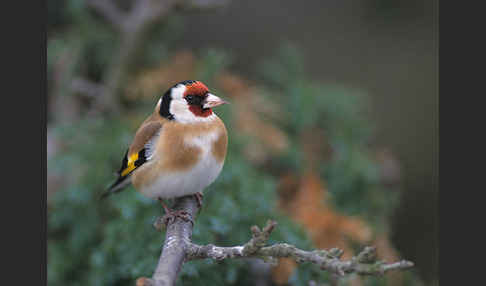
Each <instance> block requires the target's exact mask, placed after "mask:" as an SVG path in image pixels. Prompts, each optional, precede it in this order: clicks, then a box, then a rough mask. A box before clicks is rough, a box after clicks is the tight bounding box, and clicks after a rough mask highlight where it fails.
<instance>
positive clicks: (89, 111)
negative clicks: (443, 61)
mask: <svg viewBox="0 0 486 286" xmlns="http://www.w3.org/2000/svg"><path fill="white" fill-rule="evenodd" d="M437 6H438V1H418V0H409V1H402V0H354V1H349V0H343V1H318V0H308V1H277V0H268V1H256V0H246V1H229V0H224V1H221V0H194V1H190V0H187V1H181V0H179V1H176V0H167V1H152V0H139V1H133V0H120V1H117V0H88V1H82V0H70V1H61V0H48V17H47V41H48V42H47V59H48V65H47V79H48V83H47V85H48V118H47V119H48V121H47V140H48V142H47V155H48V188H47V190H48V202H47V203H48V210H47V211H48V237H47V242H48V284H49V285H134V283H135V279H136V278H138V277H140V276H151V275H152V273H153V271H154V269H155V266H156V263H157V260H158V257H159V255H160V250H161V245H162V243H163V239H164V236H163V234H161V233H158V232H156V231H155V230H154V229H153V227H152V223H153V222H154V220H155V218H156V217H158V216H160V215H162V214H163V211H162V208H161V207H160V205H159V204H158V203H157V202H154V201H151V200H149V199H146V198H144V197H142V196H141V195H140V194H138V193H137V192H135V191H134V190H133V188H132V187H130V188H129V189H127V190H126V191H124V192H122V193H120V194H118V195H115V196H112V197H111V198H109V199H108V200H105V201H99V200H98V196H99V194H100V193H101V192H102V191H103V190H104V188H105V187H107V186H108V185H109V184H110V183H111V182H112V181H113V180H114V178H115V177H114V175H113V173H114V172H115V171H116V170H118V168H119V166H120V164H121V159H122V156H123V154H124V152H125V150H126V148H127V147H128V145H129V144H130V142H131V139H132V134H134V132H135V130H136V129H137V127H138V126H139V124H140V123H141V122H142V121H143V120H144V119H145V117H146V116H148V115H149V114H150V113H151V112H152V110H153V108H154V106H155V103H156V102H157V100H158V99H159V98H160V96H161V95H162V94H163V93H164V92H165V91H166V90H167V88H169V87H170V86H172V85H173V84H175V83H177V82H179V81H182V80H187V79H194V80H201V81H203V82H204V83H206V85H207V86H208V87H209V88H210V89H211V90H212V91H213V92H214V93H215V94H217V95H219V96H221V97H223V98H224V99H227V100H228V101H230V102H231V103H232V104H231V105H227V106H226V105H225V106H223V107H221V108H220V109H218V110H216V113H217V114H218V115H219V116H220V117H221V118H222V119H223V121H224V122H225V124H226V126H227V129H228V132H229V150H228V155H227V158H226V163H225V166H224V168H223V171H222V173H221V175H220V177H219V178H218V179H217V180H216V182H215V183H214V184H213V185H211V186H210V187H208V189H207V190H206V192H205V194H206V195H205V197H204V200H205V202H204V208H203V210H202V212H201V213H200V215H199V217H198V219H197V223H196V226H195V229H194V236H193V239H194V241H195V242H197V243H200V244H207V243H214V244H219V245H235V244H241V243H243V242H246V241H247V240H248V239H249V237H250V227H251V226H252V225H254V224H257V225H263V224H264V223H265V221H266V220H267V219H275V220H277V221H278V222H279V226H278V227H277V230H276V231H274V233H273V234H272V237H271V241H270V242H271V243H275V242H281V241H286V242H289V243H292V244H295V245H296V246H298V247H301V248H306V249H311V248H316V247H318V248H331V247H339V248H341V249H343V250H344V251H345V255H344V258H349V257H351V256H352V255H353V254H354V253H356V252H357V251H359V250H361V249H362V248H363V247H364V246H366V245H375V246H376V247H377V249H378V254H379V256H380V257H381V258H382V259H384V260H387V261H394V260H398V259H400V258H404V259H408V260H412V261H414V262H415V263H416V267H415V268H414V269H413V270H412V271H407V272H395V273H388V274H387V275H385V276H383V277H358V276H354V275H351V276H349V277H347V278H345V279H341V280H340V281H339V285H353V286H354V285H356V286H358V285H438V276H437V274H438V273H437V271H438V261H437V260H438V259H437V258H438V240H437V232H438V225H437V223H438V217H437V199H438V164H437V163H438V70H437V68H438V33H437V32H438V14H437V13H438V7H437ZM311 281H315V282H316V283H318V284H319V285H331V284H332V283H334V282H333V281H332V279H331V277H329V276H328V275H327V274H326V273H324V272H322V271H319V270H318V269H316V267H314V266H313V265H296V264H295V263H294V262H292V261H291V260H286V259H282V260H280V262H279V263H278V265H268V264H264V263H262V262H260V261H258V260H251V259H250V260H228V261H224V262H218V263H216V262H214V261H197V262H191V263H188V264H185V265H184V267H183V270H182V272H181V275H180V278H179V280H178V284H179V285H309V283H310V282H311ZM332 285H334V284H332Z"/></svg>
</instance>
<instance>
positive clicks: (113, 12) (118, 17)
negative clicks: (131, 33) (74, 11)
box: [86, 0, 126, 30]
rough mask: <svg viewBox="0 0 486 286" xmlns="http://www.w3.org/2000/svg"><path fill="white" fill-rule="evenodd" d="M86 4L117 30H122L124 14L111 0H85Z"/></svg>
mask: <svg viewBox="0 0 486 286" xmlns="http://www.w3.org/2000/svg"><path fill="white" fill-rule="evenodd" d="M86 4H88V6H90V7H92V8H93V9H94V10H96V11H97V12H98V13H100V14H101V15H103V17H104V18H106V19H107V20H108V21H109V22H110V23H111V24H112V25H113V27H115V28H116V29H118V30H123V27H124V21H123V19H124V18H125V16H126V15H124V13H123V12H122V11H121V10H120V9H119V8H118V7H117V6H116V5H115V3H113V1H112V0H86Z"/></svg>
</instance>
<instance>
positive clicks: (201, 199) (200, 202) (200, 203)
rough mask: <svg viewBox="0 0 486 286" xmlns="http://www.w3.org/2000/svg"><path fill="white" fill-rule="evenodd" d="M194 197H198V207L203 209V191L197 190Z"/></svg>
mask: <svg viewBox="0 0 486 286" xmlns="http://www.w3.org/2000/svg"><path fill="white" fill-rule="evenodd" d="M194 197H196V200H197V207H198V209H201V208H202V206H203V197H204V195H203V193H201V192H197V193H195V194H194Z"/></svg>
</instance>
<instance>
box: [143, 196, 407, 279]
mask: <svg viewBox="0 0 486 286" xmlns="http://www.w3.org/2000/svg"><path fill="white" fill-rule="evenodd" d="M174 209H176V210H182V211H185V212H187V213H188V215H189V216H190V217H191V218H192V221H194V220H195V218H196V214H197V211H198V204H197V200H196V199H195V198H194V196H187V197H182V198H178V199H176V202H175V205H174ZM161 224H163V222H162V221H161V220H160V219H157V220H156V222H155V223H154V226H155V227H156V228H157V229H159V230H160V229H161ZM276 226H277V223H276V222H275V221H272V220H269V221H267V224H266V225H265V227H263V229H260V228H259V227H258V226H253V227H251V233H252V237H251V239H250V240H249V241H248V242H247V243H245V244H243V245H238V246H231V247H221V246H215V245H213V244H207V245H198V244H195V243H192V242H191V236H192V228H193V224H192V222H190V221H186V220H183V219H181V218H178V217H177V218H175V219H174V220H171V221H170V222H169V223H168V225H167V231H166V235H165V242H164V246H163V249H162V254H161V256H160V259H159V263H158V265H157V268H156V270H155V272H154V275H153V276H152V278H146V277H141V278H139V279H137V284H136V285H137V286H167V285H170V286H172V285H175V281H176V279H177V275H178V273H179V271H180V269H181V268H182V265H183V264H184V263H185V262H189V261H191V260H196V259H214V260H217V261H221V260H224V259H234V258H246V257H255V258H260V259H263V260H264V261H265V262H270V263H275V262H276V261H277V259H278V258H283V257H291V258H293V259H294V260H295V261H296V262H298V263H304V262H311V263H313V264H316V265H317V266H319V267H320V269H322V270H325V271H328V272H330V273H331V274H333V275H334V276H336V277H342V276H344V275H346V274H350V273H357V274H360V275H383V274H385V273H386V272H388V271H391V270H405V269H408V268H411V267H412V266H413V265H414V264H413V263H412V262H410V261H407V260H402V261H399V262H395V263H385V262H382V261H378V260H377V255H376V248H375V247H369V246H367V247H365V248H364V249H363V250H362V251H361V252H360V253H359V254H358V255H356V256H354V257H352V258H351V259H350V260H341V259H340V258H341V257H342V254H343V251H342V250H340V249H338V248H332V249H330V250H323V249H318V250H313V251H306V250H302V249H299V248H297V247H296V246H294V245H291V244H288V243H277V244H273V245H270V246H265V244H266V242H267V241H268V239H269V237H270V234H271V233H272V231H273V230H274V229H275V227H276Z"/></svg>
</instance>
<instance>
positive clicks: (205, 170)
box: [140, 134, 223, 199]
mask: <svg viewBox="0 0 486 286" xmlns="http://www.w3.org/2000/svg"><path fill="white" fill-rule="evenodd" d="M215 139H216V134H214V135H213V134H206V135H205V136H204V137H196V138H193V139H192V140H191V141H190V142H186V144H189V145H193V146H198V147H200V148H201V150H202V152H201V153H200V156H201V157H200V160H199V161H198V163H196V165H195V166H194V167H192V168H191V169H190V170H186V171H179V172H172V173H164V174H160V176H159V177H158V178H157V179H155V180H154V182H153V183H152V184H151V185H149V186H145V187H144V188H142V189H141V190H140V191H141V192H142V194H144V195H145V196H147V197H150V198H154V199H156V198H163V199H168V198H174V197H182V196H187V195H192V194H195V193H197V192H202V191H203V190H204V189H205V188H206V187H207V186H209V185H210V184H211V183H213V182H214V180H216V178H217V177H218V176H219V173H220V172H221V169H222V168H223V162H218V161H216V159H215V158H214V157H213V155H212V152H211V146H212V145H213V144H212V142H213V141H214V140H215Z"/></svg>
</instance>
